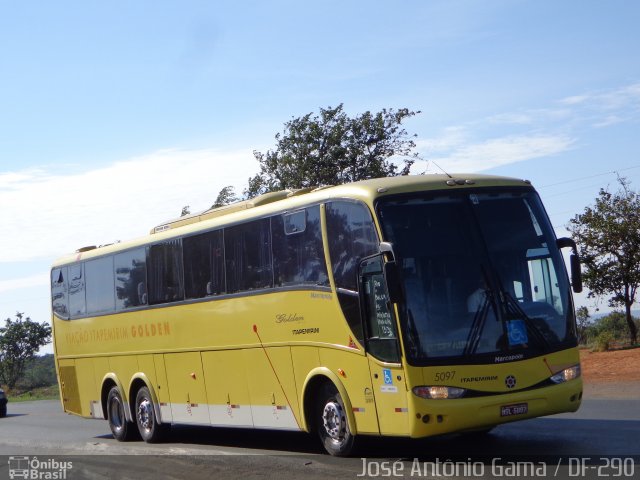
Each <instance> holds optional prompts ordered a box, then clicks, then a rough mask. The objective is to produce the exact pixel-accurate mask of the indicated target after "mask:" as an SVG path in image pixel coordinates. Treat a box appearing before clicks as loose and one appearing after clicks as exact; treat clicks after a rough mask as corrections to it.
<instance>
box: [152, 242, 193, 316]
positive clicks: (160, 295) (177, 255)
mask: <svg viewBox="0 0 640 480" xmlns="http://www.w3.org/2000/svg"><path fill="white" fill-rule="evenodd" d="M147 269H148V282H149V304H150V305H153V304H158V303H168V302H175V301H178V300H182V299H183V298H184V293H183V289H182V248H181V243H180V240H174V241H170V242H165V243H159V244H157V245H152V246H151V247H149V260H148V264H147Z"/></svg>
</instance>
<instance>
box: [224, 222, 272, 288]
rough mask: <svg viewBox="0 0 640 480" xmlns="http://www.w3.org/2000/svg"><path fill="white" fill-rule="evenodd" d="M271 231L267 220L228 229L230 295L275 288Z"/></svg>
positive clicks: (225, 236) (227, 252)
mask: <svg viewBox="0 0 640 480" xmlns="http://www.w3.org/2000/svg"><path fill="white" fill-rule="evenodd" d="M270 230H271V222H270V219H268V218H264V219H261V220H255V221H253V222H249V223H243V224H240V225H235V226H233V227H229V228H225V230H224V252H225V263H226V273H227V291H228V293H234V292H241V291H247V290H254V289H262V288H269V287H272V286H273V270H272V265H271V231H270Z"/></svg>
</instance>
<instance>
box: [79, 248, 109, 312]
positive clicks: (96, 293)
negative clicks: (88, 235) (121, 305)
mask: <svg viewBox="0 0 640 480" xmlns="http://www.w3.org/2000/svg"><path fill="white" fill-rule="evenodd" d="M84 272H85V275H86V278H87V284H86V288H87V313H90V314H91V313H104V312H110V311H113V310H114V309H115V287H114V279H113V257H106V258H98V259H96V260H90V261H88V262H86V263H85V265H84Z"/></svg>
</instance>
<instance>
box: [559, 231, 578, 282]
mask: <svg viewBox="0 0 640 480" xmlns="http://www.w3.org/2000/svg"><path fill="white" fill-rule="evenodd" d="M556 245H557V246H558V248H567V247H570V248H571V250H572V252H571V255H570V257H569V263H570V265H571V286H572V287H573V291H574V292H575V293H580V292H582V270H581V268H580V255H579V254H578V247H577V245H576V242H574V241H573V239H571V238H567V237H562V238H558V239H557V240H556Z"/></svg>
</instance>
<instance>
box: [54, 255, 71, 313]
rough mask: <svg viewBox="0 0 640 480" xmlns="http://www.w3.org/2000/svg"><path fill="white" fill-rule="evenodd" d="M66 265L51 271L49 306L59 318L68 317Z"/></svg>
mask: <svg viewBox="0 0 640 480" xmlns="http://www.w3.org/2000/svg"><path fill="white" fill-rule="evenodd" d="M67 271H68V269H67V267H62V268H54V269H53V270H52V271H51V308H52V310H53V313H55V314H56V315H57V316H58V317H60V318H65V319H66V318H69V302H68V291H67V290H68V288H67V287H68V282H67Z"/></svg>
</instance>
